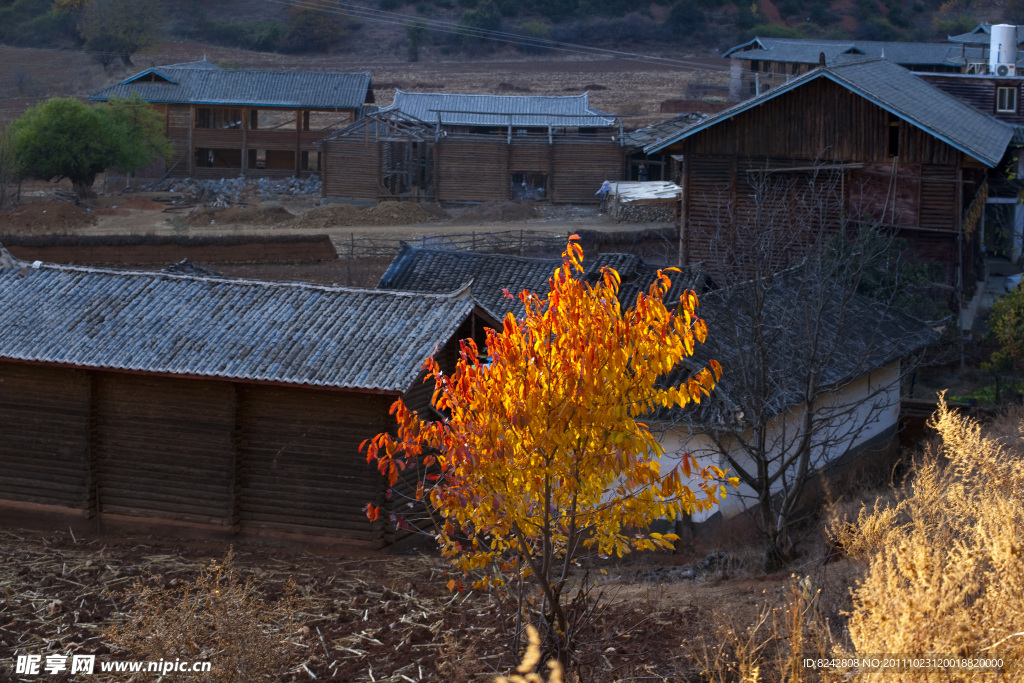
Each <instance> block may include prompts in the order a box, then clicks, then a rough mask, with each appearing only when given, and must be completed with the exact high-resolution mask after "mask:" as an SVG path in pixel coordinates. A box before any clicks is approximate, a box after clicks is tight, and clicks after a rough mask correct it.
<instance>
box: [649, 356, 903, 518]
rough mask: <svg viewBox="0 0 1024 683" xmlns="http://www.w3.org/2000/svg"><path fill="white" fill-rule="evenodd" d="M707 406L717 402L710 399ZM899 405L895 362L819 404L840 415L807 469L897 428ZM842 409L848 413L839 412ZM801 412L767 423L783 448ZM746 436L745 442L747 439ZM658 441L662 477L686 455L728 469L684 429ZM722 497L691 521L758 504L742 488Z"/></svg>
mask: <svg viewBox="0 0 1024 683" xmlns="http://www.w3.org/2000/svg"><path fill="white" fill-rule="evenodd" d="M726 372H728V368H726ZM705 400H708V399H705ZM710 400H712V401H713V400H715V397H714V393H712V395H711V398H710ZM899 401H900V364H899V361H895V362H893V363H890V364H889V365H886V366H884V367H881V368H878V369H876V370H874V371H872V372H870V373H868V374H866V375H864V376H862V377H860V378H858V379H856V380H854V381H853V382H851V383H850V384H848V385H847V386H845V387H844V388H842V389H841V390H839V391H836V392H833V393H832V394H831V395H829V396H826V397H825V398H823V399H822V401H821V404H822V405H827V404H831V405H832V406H834V407H836V408H838V409H840V410H841V412H842V413H843V414H841V415H839V416H837V417H836V418H835V419H834V420H832V421H830V423H829V424H828V427H827V429H824V430H822V435H821V436H817V437H816V438H815V439H814V443H816V444H817V447H816V448H815V452H814V454H813V455H812V459H811V469H812V470H814V469H817V468H820V467H824V466H826V465H828V464H829V463H832V462H835V461H836V460H838V459H839V458H841V457H842V456H843V455H845V454H846V453H848V452H849V451H850V450H851V449H856V448H857V447H859V446H861V445H862V444H865V443H867V442H868V441H870V440H871V439H873V438H875V437H877V436H880V435H882V434H884V433H885V432H886V431H887V430H890V429H893V428H894V427H896V425H897V422H898V420H899V413H900V405H899ZM844 408H846V409H848V410H843V409H844ZM805 410H806V405H805V404H801V405H799V406H794V407H793V408H791V409H790V410H789V411H787V412H786V413H784V414H782V415H779V416H777V417H776V418H774V419H773V420H772V423H771V432H770V433H771V439H772V440H773V441H774V442H776V443H781V447H784V446H785V445H786V444H793V443H795V442H796V440H797V439H799V438H800V436H801V434H800V432H799V426H800V424H801V419H802V417H803V414H804V411H805ZM746 436H749V433H748V434H747V435H746ZM659 441H660V443H661V445H662V446H663V447H664V449H665V456H664V463H663V465H662V471H663V472H664V471H668V469H669V467H670V466H675V465H677V464H678V463H679V461H680V457H681V454H682V453H684V452H689V453H691V454H693V455H694V456H695V457H696V458H697V462H698V464H700V465H701V466H707V465H717V466H718V467H720V468H722V469H728V467H729V465H728V463H727V462H725V459H724V457H722V456H720V455H719V453H718V450H717V448H716V447H715V445H714V443H713V441H712V440H711V437H710V436H708V435H707V434H700V433H695V432H694V431H692V430H691V429H690V428H688V427H683V426H676V427H672V428H669V429H667V430H665V431H664V432H662V434H661V436H660V438H659ZM732 455H733V459H735V460H736V461H737V462H739V463H740V464H741V465H742V466H743V467H744V468H745V469H747V471H752V472H756V471H757V468H756V467H755V466H754V463H753V461H752V459H751V458H750V457H749V456H748V455H746V454H744V453H742V452H741V451H739V450H737V449H733V450H732ZM697 481H698V480H697V479H696V478H694V479H693V481H691V488H693V489H694V491H697V489H696V484H697ZM776 483H777V486H776V487H775V488H774V489H773V490H775V491H778V490H779V488H781V482H776ZM726 491H727V493H726V499H725V501H724V502H723V503H722V504H721V506H720V507H719V508H717V509H713V510H711V511H710V512H703V513H695V514H694V515H693V518H692V519H693V521H695V522H703V521H705V520H706V519H707V518H709V517H710V516H711V515H713V514H715V512H717V511H718V510H721V512H722V515H723V516H724V517H725V518H726V519H728V518H730V517H733V516H735V515H737V514H739V513H740V512H742V511H743V510H744V509H745V508H746V507H748V506H753V505H756V503H757V498H756V496H755V495H754V492H753V490H752V489H751V488H750V487H749V486H747V485H745V484H740V487H739V488H738V489H733V488H732V487H726Z"/></svg>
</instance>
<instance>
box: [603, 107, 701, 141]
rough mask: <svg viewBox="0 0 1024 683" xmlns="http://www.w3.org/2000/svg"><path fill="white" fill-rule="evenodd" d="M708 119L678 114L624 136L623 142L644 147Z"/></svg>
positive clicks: (696, 115)
mask: <svg viewBox="0 0 1024 683" xmlns="http://www.w3.org/2000/svg"><path fill="white" fill-rule="evenodd" d="M706 118H707V115H706V114H677V115H676V116H675V117H673V118H671V119H668V120H667V121H661V122H659V123H655V124H653V125H650V126H646V127H644V128H639V129H637V130H634V131H632V132H629V133H626V134H625V135H623V136H622V140H623V142H624V143H625V144H626V146H627V147H644V146H646V145H649V144H651V143H653V142H657V141H658V140H662V139H664V138H667V137H671V136H673V135H676V134H678V133H680V132H682V131H684V130H686V129H687V128H689V127H690V126H693V125H696V124H698V123H700V122H701V121H703V120H704V119H706Z"/></svg>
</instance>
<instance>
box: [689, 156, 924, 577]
mask: <svg viewBox="0 0 1024 683" xmlns="http://www.w3.org/2000/svg"><path fill="white" fill-rule="evenodd" d="M747 188H748V189H749V190H750V191H751V195H750V196H749V197H747V198H746V199H747V200H748V201H745V202H743V203H742V204H741V205H739V204H738V205H731V206H730V205H728V204H725V205H723V204H722V203H718V202H715V206H716V207H722V208H721V209H720V213H718V214H717V220H714V221H713V224H712V225H707V226H706V229H705V230H704V233H703V237H702V240H701V241H702V244H703V247H704V248H706V249H707V252H706V253H707V254H709V255H710V256H711V258H709V259H708V261H706V262H705V263H704V267H705V268H706V269H707V271H708V272H709V274H710V275H711V277H712V278H713V279H714V281H715V282H716V283H717V284H718V285H719V289H717V290H716V291H713V292H710V293H708V294H706V295H704V296H703V297H702V299H701V307H700V310H699V313H700V315H701V316H702V317H704V318H705V320H706V321H707V324H708V340H709V341H708V344H707V345H706V349H704V350H702V354H703V353H707V354H708V355H709V357H715V358H718V360H719V361H720V362H721V363H722V366H723V368H724V375H723V378H722V382H721V383H720V385H719V388H718V390H717V391H716V393H715V396H713V400H712V401H710V402H709V403H707V404H705V405H703V406H701V408H700V410H699V411H698V412H697V413H694V414H691V415H688V416H687V421H688V422H690V424H691V429H692V431H693V433H694V439H692V444H693V445H699V447H698V448H694V449H693V450H694V453H695V455H697V457H698V460H700V459H701V456H703V457H704V459H705V460H718V461H719V462H721V463H722V464H723V465H724V466H727V467H728V468H729V469H730V470H731V471H732V474H733V475H735V476H737V477H739V479H740V481H741V486H740V489H739V491H738V492H737V495H738V497H739V498H740V499H741V500H742V502H743V504H744V507H745V509H746V511H747V513H748V514H752V515H753V517H754V519H755V520H756V523H757V527H758V529H759V531H760V532H761V534H762V535H763V539H764V542H765V551H764V553H765V554H764V559H765V564H766V567H767V568H768V569H774V568H777V567H779V566H780V565H781V564H783V563H785V562H787V561H788V560H790V559H792V557H793V554H794V544H795V541H796V540H797V539H796V538H795V537H794V533H793V532H794V528H796V525H798V523H799V522H800V521H801V519H802V518H801V514H802V512H801V510H802V508H801V504H802V503H803V502H804V501H803V498H804V494H805V493H806V492H807V487H808V483H809V482H810V481H811V480H812V479H813V478H814V476H815V474H816V473H818V472H819V471H821V470H824V469H826V468H827V467H829V466H831V465H834V464H836V463H837V462H842V461H844V460H845V459H848V458H849V457H851V456H852V454H854V453H855V452H856V451H858V450H860V449H863V448H868V447H870V446H872V445H876V444H877V442H879V441H881V440H883V439H886V438H889V437H891V436H892V429H891V427H892V425H894V424H895V418H896V416H898V410H899V399H900V387H901V378H902V376H903V373H905V372H906V370H907V368H908V364H907V363H905V362H904V364H903V365H902V366H901V361H903V360H904V359H906V358H907V357H908V356H911V355H913V354H914V353H916V352H917V351H919V350H920V349H921V348H923V347H924V346H925V345H927V344H928V343H930V342H931V341H932V340H933V339H934V337H935V333H934V332H933V331H932V330H931V328H930V327H929V326H927V325H926V324H924V323H922V322H921V321H919V320H916V319H915V318H912V317H910V316H909V315H907V314H906V313H904V312H902V311H901V310H898V308H897V307H896V306H894V305H893V302H894V300H895V299H896V295H897V293H899V292H900V290H901V288H902V287H903V281H902V279H901V277H900V272H901V267H900V265H901V258H902V257H901V255H900V252H899V250H898V248H897V243H896V241H895V240H894V238H893V237H891V236H889V235H886V234H883V233H882V232H880V231H879V230H877V229H875V228H874V227H872V226H870V225H861V224H859V223H857V222H856V221H852V220H850V219H849V217H848V216H846V215H845V214H844V212H843V208H842V204H841V202H840V199H841V187H840V179H839V177H838V175H836V174H833V173H830V172H828V171H825V170H821V169H819V170H816V171H811V172H806V171H803V172H799V173H795V174H794V173H786V174H775V173H770V172H762V173H760V174H758V177H756V178H750V179H749V180H747ZM737 207H738V208H737ZM704 215H710V212H708V213H705V214H704ZM881 275H885V277H881ZM879 283H884V284H885V286H880V285H879ZM869 284H870V287H869V286H868V285H869ZM869 289H870V290H873V291H872V292H871V293H872V296H870V297H869V296H866V295H865V291H866V290H869ZM716 354H717V355H716ZM702 360H703V358H699V357H697V356H695V358H694V361H695V362H698V363H699V362H701V361H702ZM702 449H703V453H702V452H701V450H702Z"/></svg>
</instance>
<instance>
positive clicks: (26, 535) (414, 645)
mask: <svg viewBox="0 0 1024 683" xmlns="http://www.w3.org/2000/svg"><path fill="white" fill-rule="evenodd" d="M228 550H229V546H228V544H227V543H226V542H216V541H188V542H184V541H174V540H168V539H166V538H154V537H152V536H142V535H126V534H111V533H107V534H88V533H83V532H81V531H79V532H78V533H77V534H75V533H72V532H59V531H58V532H46V533H44V532H38V531H29V530H5V531H3V532H0V589H2V593H3V595H2V596H0V617H2V618H0V679H4V680H17V681H29V680H32V677H20V676H14V675H11V676H10V678H5V675H9V674H5V673H4V672H5V669H4V667H6V666H8V663H10V662H12V660H13V659H14V657H15V656H16V655H17V654H19V653H24V652H26V651H28V652H42V653H44V654H58V653H59V654H65V655H67V654H69V653H70V654H95V655H97V661H118V660H120V661H125V660H132V659H138V658H140V657H139V656H137V655H136V656H134V657H133V653H132V652H125V651H123V650H120V649H119V648H118V647H116V645H114V642H115V641H116V638H114V637H113V634H112V632H111V627H112V626H113V625H119V626H121V628H122V629H123V628H124V624H125V622H126V620H128V619H129V616H131V615H132V613H133V610H134V608H135V607H136V601H137V599H138V593H139V589H140V588H142V587H149V588H157V589H172V588H174V587H176V586H178V587H180V586H181V585H182V584H183V583H188V582H191V581H193V580H194V579H195V578H196V576H197V575H198V574H199V573H200V571H201V570H202V569H203V568H204V567H210V566H211V565H215V564H217V565H219V564H220V563H221V562H222V560H223V559H224V557H225V555H226V553H227V552H228ZM233 551H234V556H235V566H236V567H237V568H238V570H239V572H240V573H241V575H242V576H243V577H246V578H249V577H252V578H255V579H257V580H258V581H259V582H260V584H261V594H262V595H263V596H265V597H266V599H267V601H268V604H270V605H273V604H274V602H275V601H276V600H277V599H279V598H280V597H281V596H282V595H283V594H284V592H285V587H286V585H287V583H288V582H289V581H293V582H294V583H295V585H296V588H297V592H298V594H299V595H300V596H302V597H303V598H304V603H303V607H302V610H301V614H299V615H298V618H297V619H294V620H292V621H291V622H290V625H289V627H288V629H287V630H286V631H284V632H282V633H281V637H283V638H284V639H285V640H286V641H287V642H289V643H290V644H291V645H292V646H293V648H292V650H293V654H294V660H293V663H292V665H291V667H290V673H289V674H288V675H287V676H282V678H281V680H327V681H389V682H390V681H395V682H398V681H446V682H447V683H459V682H461V681H474V680H475V681H487V680H492V679H493V676H494V675H495V674H496V673H499V672H505V673H507V672H508V670H509V668H510V667H511V666H513V665H514V664H515V662H516V661H517V660H516V657H515V653H513V652H511V651H510V640H509V633H508V631H509V629H510V628H511V627H512V618H511V614H510V612H509V610H510V608H511V605H510V604H509V602H508V600H507V599H506V598H501V597H499V596H497V595H494V594H491V595H488V594H483V593H480V592H468V593H466V592H463V593H454V594H453V593H450V592H448V591H447V589H446V588H445V583H446V582H447V578H448V576H447V574H446V570H445V565H444V564H443V562H442V561H441V560H440V559H439V558H437V557H436V556H434V555H432V554H431V553H426V554H413V555H407V556H381V555H366V554H363V555H360V554H358V553H352V552H351V551H345V550H344V549H342V550H339V549H338V548H333V549H332V548H329V547H316V546H306V547H296V546H284V547H281V546H275V545H267V544H266V543H259V542H252V541H250V542H236V543H235V545H234V549H233ZM734 552H736V551H734ZM739 552H741V553H742V551H739ZM710 557H711V559H710V560H708V559H707V558H705V557H704V556H703V555H700V556H694V555H651V554H648V555H645V556H643V557H637V558H633V559H627V560H624V561H620V562H606V563H604V564H603V565H602V566H601V567H594V568H593V571H592V574H590V575H588V580H589V579H590V578H593V577H597V578H598V579H599V581H598V583H599V586H598V590H600V591H603V593H604V595H603V598H602V602H603V604H605V605H606V608H605V609H604V610H603V611H602V612H601V614H600V616H599V618H598V619H597V620H596V622H595V624H594V626H593V627H592V628H590V629H589V630H588V631H586V632H585V634H584V638H583V642H582V643H581V655H582V656H581V659H582V661H583V662H584V667H583V674H584V677H583V680H600V681H613V680H623V681H624V680H638V678H637V677H638V676H639V677H642V678H646V679H651V680H688V679H690V676H691V675H695V667H696V662H695V661H694V660H693V658H692V647H693V646H694V645H695V644H696V642H697V639H698V638H699V636H700V635H701V634H702V633H711V632H713V631H714V629H715V628H716V624H717V623H718V621H719V620H720V619H719V616H718V615H717V614H716V613H718V612H724V610H725V609H726V605H727V606H728V611H729V616H730V618H732V619H735V620H736V622H737V623H753V622H754V621H756V618H757V616H758V614H760V613H761V611H762V610H763V609H764V608H766V607H767V608H768V609H772V608H774V607H778V606H779V605H782V604H784V602H785V598H786V595H787V591H788V584H789V580H788V575H787V576H783V575H769V576H764V575H758V574H757V572H754V571H751V570H750V567H749V565H750V564H751V560H750V558H749V556H744V555H743V554H736V555H730V554H727V553H724V552H723V553H721V554H719V553H717V552H716V553H715V554H713V555H712V556H710ZM599 570H603V572H607V573H606V574H605V573H602V571H599ZM829 571H830V572H831V574H830V575H829V576H832V577H839V576H841V573H837V572H836V570H835V569H834V568H833V569H831V570H829ZM844 571H845V570H844ZM816 576H818V575H816ZM584 578H585V577H584V576H582V575H580V576H579V577H577V579H578V580H583V579H584ZM833 580H835V578H833ZM844 580H845V579H844ZM216 659H217V658H216V656H215V655H214V656H211V660H212V665H213V667H217V666H218V662H217V661H216ZM50 680H57V681H64V680H73V679H72V678H68V677H64V678H60V677H58V678H56V679H50ZM91 680H101V681H103V680H118V679H115V678H104V677H102V676H96V677H93V678H92V679H91ZM147 680H149V679H147ZM693 680H697V678H696V677H695V678H693Z"/></svg>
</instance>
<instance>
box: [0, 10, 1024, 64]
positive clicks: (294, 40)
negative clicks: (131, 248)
mask: <svg viewBox="0 0 1024 683" xmlns="http://www.w3.org/2000/svg"><path fill="white" fill-rule="evenodd" d="M62 5H63V6H66V5H71V6H73V7H84V8H85V9H78V10H76V11H71V12H63V13H61V12H58V11H56V10H54V9H53V8H54V6H62ZM90 12H92V13H91V14H90ZM104 12H105V13H104ZM132 13H137V17H138V18H135V17H136V15H135V14H133V15H132V17H133V18H132V19H130V20H129V19H127V18H126V15H128V14H132ZM130 21H134V22H135V25H134V26H129V25H128V24H129V23H130ZM981 21H990V22H998V21H1010V22H1014V21H1018V22H1024V0H1008V1H1007V2H996V1H995V0H974V1H972V0H949V1H947V2H940V0H915V2H912V3H909V2H903V1H902V0H756V1H755V2H751V3H747V2H742V1H737V0H710V1H703V2H702V1H701V0H653V1H652V2H650V4H648V5H639V6H638V5H636V4H634V3H630V2H627V1H626V0H519V1H518V2H512V0H363V1H362V2H358V3H351V4H350V3H338V2H332V1H330V0H307V1H304V2H299V3H290V2H279V1H278V0H257V1H256V2H246V1H245V0H214V1H212V2H205V3H200V2H197V0H57V2H53V0H14V1H13V2H7V3H3V4H2V5H0V43H3V44H7V45H15V46H22V47H37V48H40V47H45V48H81V47H82V46H83V45H84V46H85V47H86V48H87V49H89V51H90V52H91V53H92V54H93V57H94V58H97V59H98V60H106V61H108V63H109V61H112V60H113V57H112V56H109V55H115V54H118V49H116V48H115V47H108V48H107V49H105V50H103V49H100V46H103V45H106V46H112V45H114V42H112V41H114V38H113V37H111V36H112V35H113V34H118V35H122V34H126V33H131V32H133V31H134V32H135V33H136V34H137V33H138V32H139V31H144V32H153V33H154V34H155V36H156V37H159V38H162V39H164V40H175V41H187V42H198V43H202V44H206V45H213V46H220V47H234V48H243V49H248V50H254V51H260V52H278V53H283V54H301V55H320V54H354V55H360V56H363V57H373V58H378V59H383V58H400V59H406V60H413V59H415V58H420V59H423V58H431V59H433V58H436V57H437V56H439V55H452V54H455V53H461V54H464V55H476V56H479V55H482V54H486V55H498V56H502V57H504V56H508V55H509V54H510V53H519V54H521V55H524V56H538V55H544V56H545V58H547V57H550V56H557V54H558V53H560V52H561V49H559V48H556V50H554V51H552V50H551V49H550V48H551V46H550V44H548V43H545V42H544V41H556V42H557V43H561V44H565V43H571V44H575V45H587V46H592V47H599V48H604V49H614V50H628V51H631V52H642V53H644V54H652V53H654V54H660V53H666V52H668V53H678V52H680V51H681V50H682V51H685V52H687V53H691V54H693V53H698V54H699V53H704V54H711V53H713V51H715V50H718V51H720V50H723V49H726V48H728V47H730V46H732V45H736V44H737V43H740V42H743V41H745V40H747V39H749V38H750V37H752V36H753V35H775V36H792V37H808V38H810V37H821V38H859V39H874V40H944V39H945V37H946V36H947V35H949V34H951V33H958V32H961V31H965V30H969V29H970V28H973V26H975V25H977V24H978V23H979V22H981ZM90 22H92V23H90ZM100 28H103V29H104V30H105V34H104V36H103V37H102V39H98V38H97V37H96V35H95V34H96V33H97V32H99V31H100ZM493 32H501V33H502V34H504V35H503V36H500V38H501V40H500V41H495V40H493V38H494V37H495V34H494V33H493ZM485 35H486V36H488V37H489V38H488V39H485V38H484V37H482V36H485ZM90 36H91V37H90ZM102 53H109V55H108V56H106V57H104V55H103V54H102Z"/></svg>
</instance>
